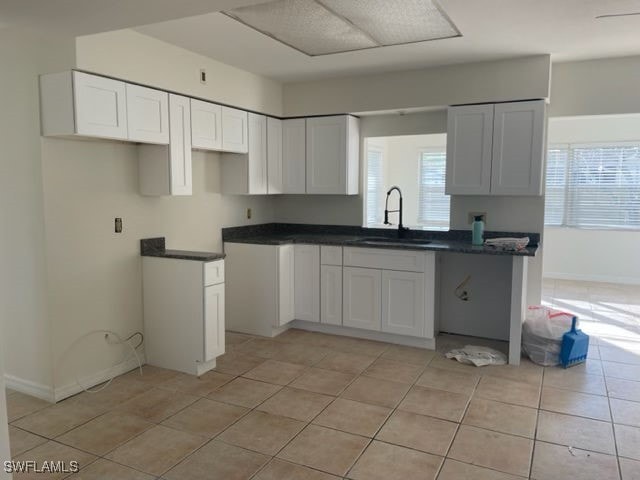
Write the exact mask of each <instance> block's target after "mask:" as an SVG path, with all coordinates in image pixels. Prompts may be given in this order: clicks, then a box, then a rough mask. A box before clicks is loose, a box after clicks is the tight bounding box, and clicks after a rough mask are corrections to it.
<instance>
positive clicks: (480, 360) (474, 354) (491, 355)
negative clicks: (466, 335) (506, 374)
mask: <svg viewBox="0 0 640 480" xmlns="http://www.w3.org/2000/svg"><path fill="white" fill-rule="evenodd" d="M445 357H447V358H455V359H456V360H457V361H459V362H460V363H467V364H469V365H475V366H476V367H483V366H485V365H505V364H506V363H507V356H506V355H505V354H504V353H502V352H499V351H497V350H494V349H493V348H489V347H480V346H476V345H465V346H464V348H458V349H455V350H451V351H450V352H447V353H446V354H445Z"/></svg>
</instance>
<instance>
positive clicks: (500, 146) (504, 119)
mask: <svg viewBox="0 0 640 480" xmlns="http://www.w3.org/2000/svg"><path fill="white" fill-rule="evenodd" d="M448 113H449V117H448V126H447V181H446V193H447V194H449V195H542V179H543V173H542V169H543V166H544V151H545V131H546V128H545V125H546V114H545V103H544V100H535V101H530V102H511V103H500V104H495V105H494V104H490V105H466V106H459V107H450V108H449V112H448Z"/></svg>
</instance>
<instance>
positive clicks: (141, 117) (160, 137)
mask: <svg viewBox="0 0 640 480" xmlns="http://www.w3.org/2000/svg"><path fill="white" fill-rule="evenodd" d="M126 91H127V129H128V132H129V140H131V141H133V142H142V143H157V144H160V145H166V144H168V143H169V94H168V93H167V92H162V91H160V90H154V89H153V88H147V87H141V86H139V85H131V84H129V83H128V84H127V85H126Z"/></svg>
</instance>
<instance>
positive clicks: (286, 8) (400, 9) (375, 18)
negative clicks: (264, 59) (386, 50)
mask: <svg viewBox="0 0 640 480" xmlns="http://www.w3.org/2000/svg"><path fill="white" fill-rule="evenodd" d="M223 13H224V14H226V15H228V16H230V17H231V18H234V19H236V20H238V21H240V22H242V23H244V24H245V25H248V26H249V27H252V28H254V29H255V30H258V31H260V32H262V33H264V34H266V35H269V36H270V37H273V38H275V39H276V40H278V41H280V42H282V43H285V44H286V45H288V46H290V47H292V48H295V49H296V50H299V51H301V52H303V53H306V54H307V55H311V56H316V55H328V54H332V53H340V52H348V51H352V50H362V49H367V48H374V47H381V46H388V45H399V44H405V43H415V42H422V41H426V40H435V39H439V38H449V37H455V36H459V35H460V33H459V32H458V30H457V29H456V27H455V26H454V25H453V24H452V23H451V21H450V20H449V19H448V17H447V16H446V15H445V14H444V13H443V12H442V11H441V9H440V8H439V6H438V5H437V4H436V3H435V1H434V0H276V1H272V2H267V3H262V4H259V5H253V6H247V7H241V8H236V9H233V10H229V11H226V12H223Z"/></svg>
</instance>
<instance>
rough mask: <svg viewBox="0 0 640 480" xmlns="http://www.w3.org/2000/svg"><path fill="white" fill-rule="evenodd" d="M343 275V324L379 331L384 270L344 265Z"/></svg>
mask: <svg viewBox="0 0 640 480" xmlns="http://www.w3.org/2000/svg"><path fill="white" fill-rule="evenodd" d="M342 277H343V282H342V285H343V288H342V290H343V295H342V302H343V307H342V324H343V325H344V326H345V327H353V328H364V329H366V330H378V331H379V330H380V307H381V299H380V295H381V282H382V271H381V270H374V269H371V268H358V267H344V269H343V274H342Z"/></svg>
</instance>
